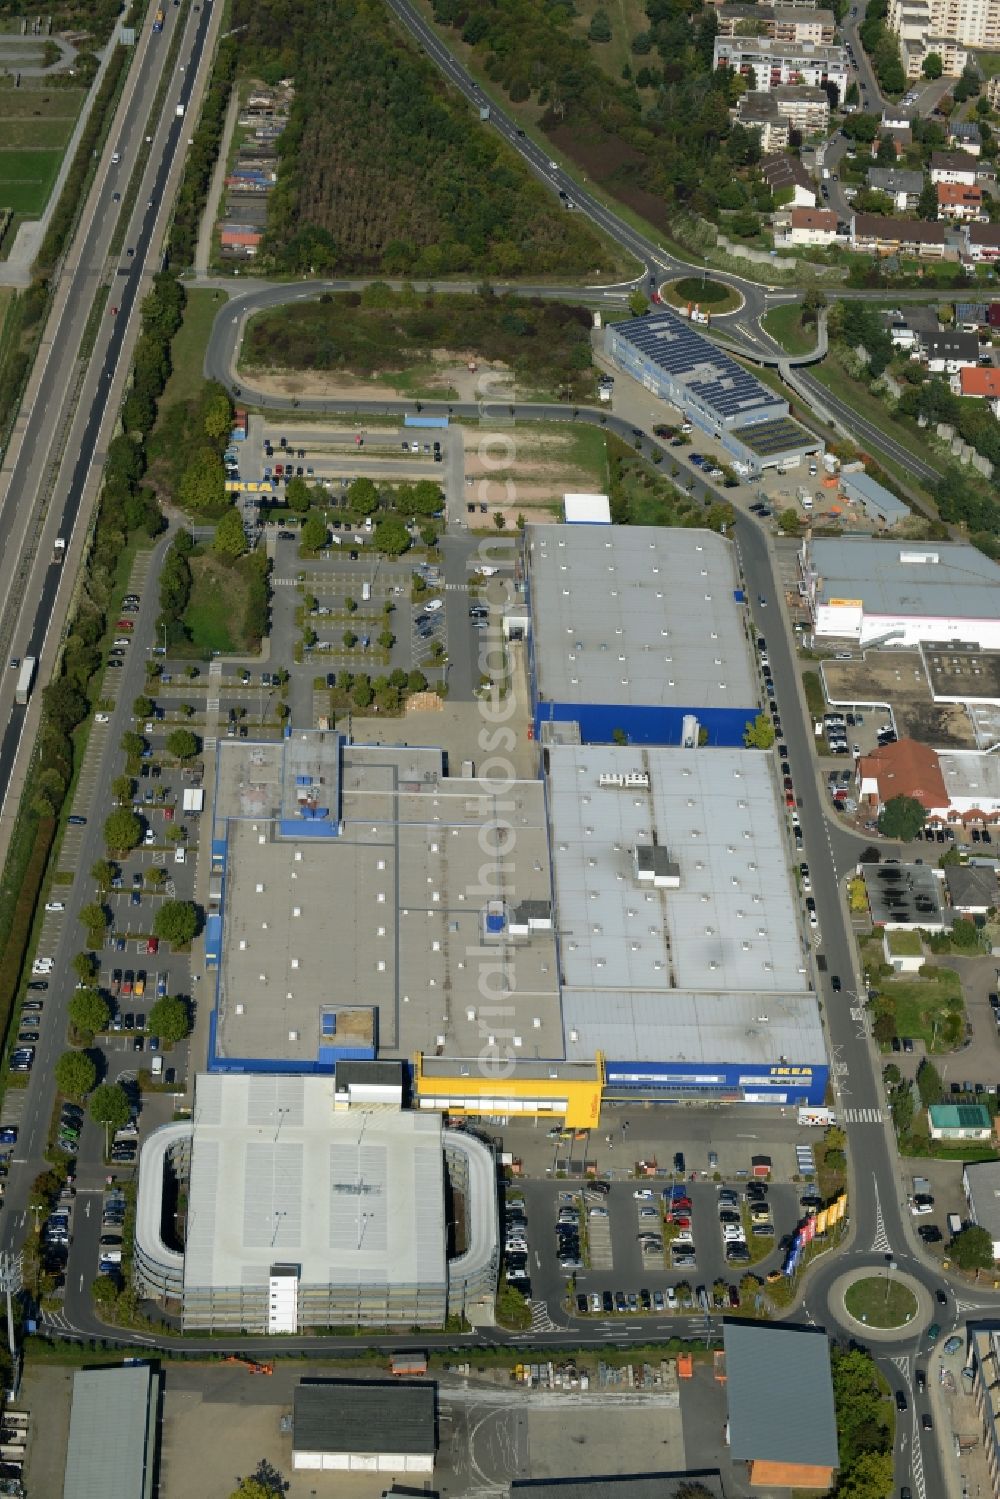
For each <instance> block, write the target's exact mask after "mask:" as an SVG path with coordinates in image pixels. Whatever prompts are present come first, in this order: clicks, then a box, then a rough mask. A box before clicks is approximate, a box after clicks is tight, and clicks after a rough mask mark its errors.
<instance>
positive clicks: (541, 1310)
mask: <svg viewBox="0 0 1000 1499" xmlns="http://www.w3.org/2000/svg"><path fill="white" fill-rule="evenodd" d="M528 1305H529V1306H530V1307H531V1330H532V1332H555V1330H556V1324H555V1323H554V1322H553V1320H552V1318H551V1317H550V1316H549V1309H548V1307H547V1306H546V1304H545V1302H544V1301H529V1302H528Z"/></svg>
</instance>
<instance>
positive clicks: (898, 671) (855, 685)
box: [822, 651, 976, 749]
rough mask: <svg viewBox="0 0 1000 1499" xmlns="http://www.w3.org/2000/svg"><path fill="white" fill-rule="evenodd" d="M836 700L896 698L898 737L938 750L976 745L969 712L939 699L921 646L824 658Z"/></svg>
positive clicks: (858, 701)
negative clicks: (857, 656) (843, 658)
mask: <svg viewBox="0 0 1000 1499" xmlns="http://www.w3.org/2000/svg"><path fill="white" fill-rule="evenodd" d="M822 671H823V677H824V679H825V681H826V687H827V693H828V696H829V698H830V701H831V702H833V703H841V704H845V703H853V704H856V705H857V706H859V707H860V706H861V705H862V704H875V703H891V704H892V711H893V715H894V717H895V719H896V732H897V733H898V735H899V737H900V738H901V739H902V738H908V739H916V740H917V741H918V742H919V743H921V744H929V745H932V746H933V747H934V748H935V749H974V748H975V747H976V740H975V735H974V733H973V729H972V724H971V723H970V721H969V715H968V714H967V713H966V711H965V709H964V708H963V707H961V706H960V705H959V704H957V703H936V702H935V701H934V699H933V697H932V696H931V689H930V685H929V684H928V681H927V674H926V672H925V670H924V663H923V660H922V659H921V656H920V653H919V651H866V652H865V656H864V659H863V660H861V661H825V662H824V663H823V668H822Z"/></svg>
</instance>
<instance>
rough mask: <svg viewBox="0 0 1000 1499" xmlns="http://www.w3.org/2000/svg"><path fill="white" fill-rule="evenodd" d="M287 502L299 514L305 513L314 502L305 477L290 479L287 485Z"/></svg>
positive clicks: (290, 508)
mask: <svg viewBox="0 0 1000 1499" xmlns="http://www.w3.org/2000/svg"><path fill="white" fill-rule="evenodd" d="M285 504H286V505H287V506H288V508H289V510H294V511H295V512H296V514H298V515H305V514H306V512H307V511H308V509H309V506H310V505H311V504H312V495H311V494H310V492H309V485H308V484H307V483H306V481H305V479H299V478H295V479H289V481H288V483H287V484H286V485H285Z"/></svg>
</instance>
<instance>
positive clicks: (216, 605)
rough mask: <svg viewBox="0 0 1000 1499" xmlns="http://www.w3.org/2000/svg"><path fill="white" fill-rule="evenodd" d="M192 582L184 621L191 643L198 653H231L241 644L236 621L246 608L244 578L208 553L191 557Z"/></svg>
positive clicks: (240, 617)
mask: <svg viewBox="0 0 1000 1499" xmlns="http://www.w3.org/2000/svg"><path fill="white" fill-rule="evenodd" d="M191 573H192V576H193V580H194V581H193V586H192V589H191V601H190V603H189V604H188V607H187V612H186V613H185V615H184V623H185V624H186V625H187V627H188V629H189V630H190V631H191V644H192V646H193V647H194V649H195V651H196V652H197V653H198V654H199V655H205V656H208V655H211V653H212V651H222V652H225V653H231V652H233V651H237V650H239V649H240V648H241V646H242V644H243V642H242V641H241V640H240V639H238V638H237V631H236V627H235V623H234V622H235V621H236V620H238V619H242V617H243V614H244V611H245V609H246V589H245V585H244V584H243V580H242V579H241V578H239V577H238V576H237V575H236V574H234V573H233V572H231V571H230V570H229V569H228V568H225V567H223V566H220V564H219V562H218V560H217V559H216V558H215V557H213V556H212V555H211V554H210V553H207V554H205V555H204V556H201V557H192V558H191Z"/></svg>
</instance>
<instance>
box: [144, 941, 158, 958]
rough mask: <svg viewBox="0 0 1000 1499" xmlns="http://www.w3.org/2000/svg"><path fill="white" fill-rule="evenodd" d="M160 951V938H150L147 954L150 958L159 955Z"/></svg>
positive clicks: (147, 944)
mask: <svg viewBox="0 0 1000 1499" xmlns="http://www.w3.org/2000/svg"><path fill="white" fill-rule="evenodd" d="M159 950H160V939H159V937H150V939H149V941H148V942H147V943H146V951H147V953H149V954H150V956H152V955H153V954H154V953H158V952H159Z"/></svg>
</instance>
